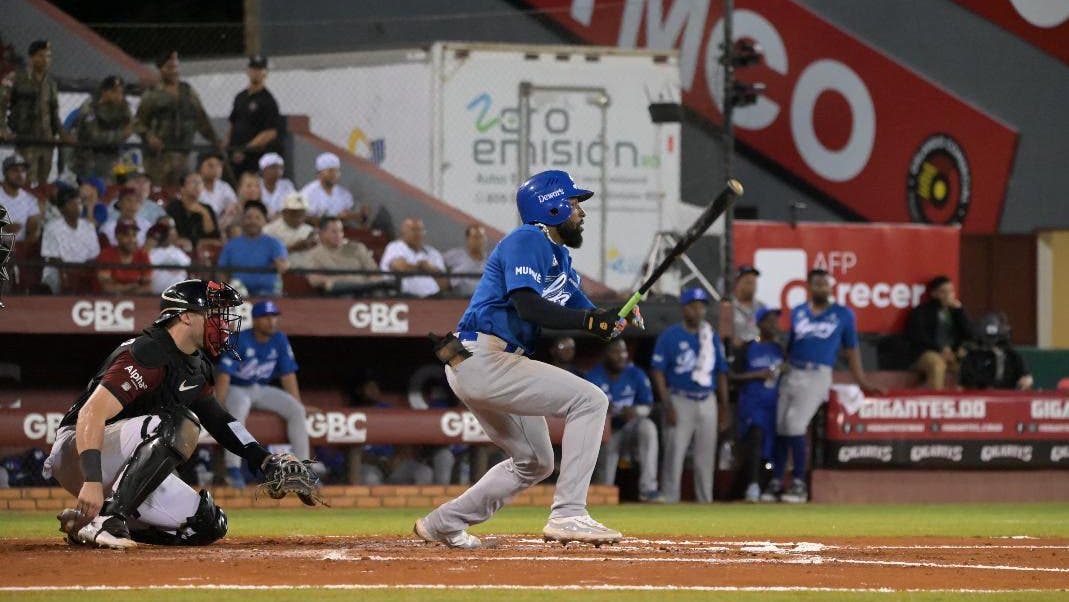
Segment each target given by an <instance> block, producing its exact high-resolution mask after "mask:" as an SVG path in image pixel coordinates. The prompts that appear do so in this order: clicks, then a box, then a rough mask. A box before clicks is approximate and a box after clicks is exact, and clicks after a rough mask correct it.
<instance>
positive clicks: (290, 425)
mask: <svg viewBox="0 0 1069 602" xmlns="http://www.w3.org/2000/svg"><path fill="white" fill-rule="evenodd" d="M252 408H256V409H257V410H267V411H268V412H274V413H275V414H278V415H279V416H281V417H282V419H283V420H285V421H286V436H287V437H288V438H289V442H290V445H291V446H292V447H293V455H295V456H297V458H298V459H299V460H307V459H308V454H309V453H311V452H310V451H309V445H308V426H307V425H306V423H305V420H304V417H305V411H304V405H303V404H302V403H301V402H299V401H297V400H296V399H294V398H293V396H292V395H290V394H289V393H287V392H285V391H283V390H282V389H279V388H278V387H270V386H267V385H252V386H250V387H235V386H234V385H230V389H229V390H228V391H227V392H226V409H227V411H228V412H230V413H231V414H232V415H233V416H234V418H237V420H238V422H240V423H241V424H245V420H246V419H248V417H249V411H250V410H251V409H252ZM239 466H241V457H240V456H237V455H235V454H232V453H230V452H226V467H227V468H231V467H239Z"/></svg>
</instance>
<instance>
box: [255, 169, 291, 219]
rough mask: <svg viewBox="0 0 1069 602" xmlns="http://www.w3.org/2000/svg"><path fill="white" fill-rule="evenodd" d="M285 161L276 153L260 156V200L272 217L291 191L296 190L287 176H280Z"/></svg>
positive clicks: (280, 208)
mask: <svg viewBox="0 0 1069 602" xmlns="http://www.w3.org/2000/svg"><path fill="white" fill-rule="evenodd" d="M285 167H286V162H285V161H283V160H282V155H280V154H278V153H266V154H265V155H264V156H262V157H260V181H261V184H260V201H262V202H263V204H264V205H267V215H268V217H270V218H271V219H274V218H275V217H276V216H277V215H278V212H279V211H281V210H282V204H283V202H284V201H285V200H286V197H288V196H289V195H290V194H291V193H294V192H297V189H296V188H295V187H294V186H293V182H291V181H290V180H289V178H284V177H282V171H283V169H285Z"/></svg>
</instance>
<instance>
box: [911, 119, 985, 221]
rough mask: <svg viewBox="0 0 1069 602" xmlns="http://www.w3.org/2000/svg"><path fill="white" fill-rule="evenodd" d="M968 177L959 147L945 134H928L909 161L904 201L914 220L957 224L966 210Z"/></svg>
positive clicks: (966, 165)
mask: <svg viewBox="0 0 1069 602" xmlns="http://www.w3.org/2000/svg"><path fill="white" fill-rule="evenodd" d="M971 192H972V176H971V174H970V172H969V163H968V161H966V159H965V153H964V151H962V149H961V146H959V145H958V143H957V142H956V141H955V140H954V139H953V138H951V137H950V136H947V135H945V134H936V135H934V136H930V137H929V138H928V139H927V140H925V141H924V143H923V144H921V147H920V148H919V149H917V152H916V153H914V155H913V159H912V160H911V161H910V163H909V185H908V186H907V187H906V201H907V203H908V205H909V214H910V217H912V218H913V221H915V222H922V223H926V224H960V223H962V222H964V221H965V216H966V215H967V214H968V213H969V203H970V200H971V199H970V195H971Z"/></svg>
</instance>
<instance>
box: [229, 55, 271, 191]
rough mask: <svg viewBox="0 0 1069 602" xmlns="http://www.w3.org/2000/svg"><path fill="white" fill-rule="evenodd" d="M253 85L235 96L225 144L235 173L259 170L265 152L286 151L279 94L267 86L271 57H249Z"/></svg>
mask: <svg viewBox="0 0 1069 602" xmlns="http://www.w3.org/2000/svg"><path fill="white" fill-rule="evenodd" d="M247 73H248V76H249V87H248V88H246V89H244V90H242V91H241V92H239V93H238V95H237V96H235V97H234V106H233V108H231V109H230V127H229V129H227V132H226V137H225V138H224V140H225V143H224V146H225V147H226V148H227V149H228V150H229V152H230V162H231V164H232V165H233V168H234V173H243V172H246V171H256V168H257V167H258V164H259V161H260V157H261V156H262V155H263V154H264V153H265V152H275V153H278V152H282V140H281V139H280V138H279V136H278V132H279V130H280V129H282V117H281V116H280V115H279V112H278V103H277V102H275V97H274V96H273V95H272V94H271V92H270V91H269V90H268V89H267V88H266V87H265V82H266V81H267V57H264V56H261V55H256V56H252V57H249V69H248V71H247Z"/></svg>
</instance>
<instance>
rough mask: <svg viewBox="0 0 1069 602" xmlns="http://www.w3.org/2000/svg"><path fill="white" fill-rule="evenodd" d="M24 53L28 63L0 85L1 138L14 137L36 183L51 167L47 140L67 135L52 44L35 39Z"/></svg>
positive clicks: (45, 179) (44, 178)
mask: <svg viewBox="0 0 1069 602" xmlns="http://www.w3.org/2000/svg"><path fill="white" fill-rule="evenodd" d="M27 54H28V55H29V57H30V64H29V65H28V66H27V67H26V69H19V70H18V71H16V72H15V75H14V78H13V81H12V82H11V84H10V85H6V86H0V139H4V140H11V139H12V138H14V139H15V141H16V146H15V152H16V153H18V154H20V155H22V156H23V157H25V158H26V166H27V169H26V176H27V180H28V181H29V183H30V184H31V185H37V184H45V183H47V182H48V176H49V173H50V172H51V171H52V148H53V147H52V146H51V145H49V144H47V142H51V141H53V140H55V139H56V138H57V137H61V138H63V140H64V141H68V142H69V141H70V138H69V136H68V135H67V133H66V132H64V131H63V123H62V122H61V121H60V119H59V89H58V88H57V87H56V80H55V79H53V77H52V74H51V73H49V68H50V67H51V66H52V46H51V44H49V42H48V40H34V41H33V42H31V43H30V48H29V51H28V52H27ZM24 140H33V141H36V142H38V144H31V143H26V142H22V141H24ZM40 143H46V144H40ZM8 209H9V210H10V207H9V208H8Z"/></svg>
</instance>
